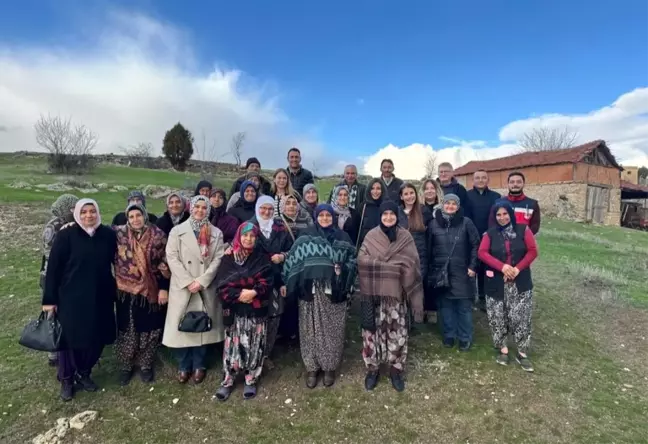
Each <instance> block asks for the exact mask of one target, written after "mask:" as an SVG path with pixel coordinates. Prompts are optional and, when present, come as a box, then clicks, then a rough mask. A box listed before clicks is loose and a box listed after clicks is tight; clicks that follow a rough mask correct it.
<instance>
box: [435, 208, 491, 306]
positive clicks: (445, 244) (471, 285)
mask: <svg viewBox="0 0 648 444" xmlns="http://www.w3.org/2000/svg"><path fill="white" fill-rule="evenodd" d="M427 232H428V248H429V250H428V251H429V253H428V257H429V273H428V281H429V280H430V278H434V277H435V276H437V275H438V274H439V272H440V270H442V269H443V266H444V265H445V264H446V261H447V260H448V257H449V256H450V252H451V251H452V256H451V257H450V261H449V265H448V272H449V273H448V277H449V280H450V288H449V289H445V290H441V291H440V292H439V293H438V295H439V296H441V297H447V298H449V299H470V298H473V297H474V295H475V282H474V280H473V278H470V277H469V276H468V269H471V270H473V271H475V270H476V267H477V249H478V248H479V241H480V236H479V233H478V232H477V228H475V224H473V223H472V221H471V220H470V219H468V218H467V217H463V216H462V215H461V213H457V215H456V216H455V217H453V218H452V219H450V221H447V220H445V219H444V218H443V216H441V210H436V212H435V214H434V219H432V220H431V221H430V222H429V225H428V230H427ZM455 239H456V242H457V245H456V247H455V249H454V250H452V244H453V243H454V242H455Z"/></svg>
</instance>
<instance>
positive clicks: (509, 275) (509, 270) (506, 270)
mask: <svg viewBox="0 0 648 444" xmlns="http://www.w3.org/2000/svg"><path fill="white" fill-rule="evenodd" d="M518 272H519V271H518ZM502 273H503V274H504V278H505V282H509V281H512V280H513V279H515V276H517V275H516V274H514V272H513V267H511V266H510V265H509V264H504V266H503V267H502Z"/></svg>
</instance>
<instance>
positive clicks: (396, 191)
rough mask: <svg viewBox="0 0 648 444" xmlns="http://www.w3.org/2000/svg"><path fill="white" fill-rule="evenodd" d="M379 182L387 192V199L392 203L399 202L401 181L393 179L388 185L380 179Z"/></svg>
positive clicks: (396, 178)
mask: <svg viewBox="0 0 648 444" xmlns="http://www.w3.org/2000/svg"><path fill="white" fill-rule="evenodd" d="M380 181H381V182H382V184H383V186H384V187H385V189H386V190H387V198H388V199H389V200H391V201H392V202H396V203H398V202H400V190H401V187H402V186H403V183H404V182H403V181H402V180H401V179H399V178H398V177H394V178H393V179H392V181H391V183H390V184H389V185H387V183H385V180H384V179H383V178H382V177H381V178H380Z"/></svg>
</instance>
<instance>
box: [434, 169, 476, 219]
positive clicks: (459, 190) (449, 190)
mask: <svg viewBox="0 0 648 444" xmlns="http://www.w3.org/2000/svg"><path fill="white" fill-rule="evenodd" d="M441 189H442V190H443V194H444V195H446V194H456V195H457V197H458V198H459V200H460V201H461V202H460V206H461V209H462V210H463V213H464V217H467V218H468V219H472V208H471V207H470V200H468V192H467V191H466V188H465V187H464V186H463V185H461V184H460V183H459V182H457V179H455V178H454V177H453V178H452V180H451V181H450V183H449V184H447V185H443V184H442V185H441Z"/></svg>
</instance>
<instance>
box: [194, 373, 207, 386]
mask: <svg viewBox="0 0 648 444" xmlns="http://www.w3.org/2000/svg"><path fill="white" fill-rule="evenodd" d="M206 373H207V372H206V371H205V370H204V369H200V370H196V371H194V374H193V381H194V382H195V383H196V384H200V383H201V382H203V381H204V380H205V374H206Z"/></svg>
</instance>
